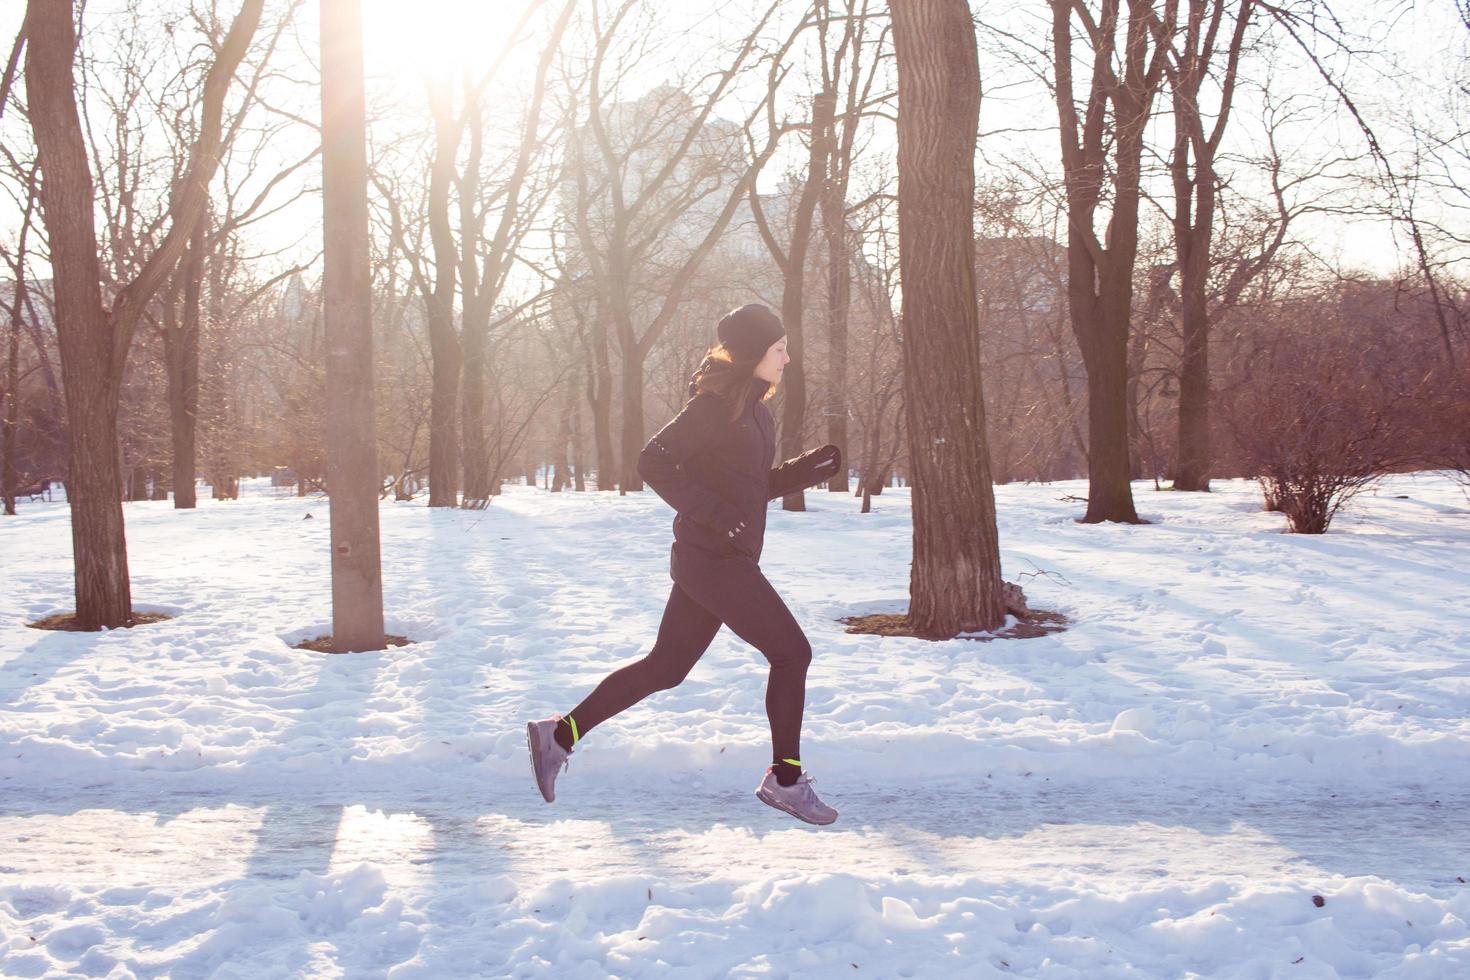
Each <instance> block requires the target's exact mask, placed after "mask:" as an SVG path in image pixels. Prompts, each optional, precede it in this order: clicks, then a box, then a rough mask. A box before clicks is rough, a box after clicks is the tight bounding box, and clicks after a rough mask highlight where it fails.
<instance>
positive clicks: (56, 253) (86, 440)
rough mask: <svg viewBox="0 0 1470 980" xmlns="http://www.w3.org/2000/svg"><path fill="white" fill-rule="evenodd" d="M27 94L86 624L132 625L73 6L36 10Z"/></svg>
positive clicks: (115, 379)
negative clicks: (75, 68)
mask: <svg viewBox="0 0 1470 980" xmlns="http://www.w3.org/2000/svg"><path fill="white" fill-rule="evenodd" d="M25 32H26V89H27V92H28V95H29V105H28V107H27V108H28V109H29V115H30V120H31V127H32V129H33V131H34V133H35V140H36V147H37V150H38V152H39V153H40V156H41V159H42V161H44V166H43V174H44V179H43V180H42V181H41V206H42V211H43V214H44V217H45V220H46V228H47V231H48V232H49V239H50V246H51V268H52V279H53V286H52V288H53V292H54V299H55V304H56V324H57V337H56V341H57V347H58V348H59V349H60V351H61V376H62V384H63V387H64V389H65V392H66V409H67V422H68V434H69V436H70V449H71V453H70V456H71V462H70V465H69V467H68V475H67V481H66V495H67V500H68V502H69V505H70V509H71V537H72V553H73V555H74V557H75V582H76V601H77V610H76V619H77V625H78V626H80V627H81V628H82V629H84V630H95V629H100V628H101V627H103V626H108V627H119V626H127V625H130V624H131V622H132V616H133V606H132V592H131V586H130V583H129V579H128V552H127V541H126V539H125V537H124V532H123V513H122V490H123V487H122V473H121V472H120V470H119V468H118V462H119V461H118V443H117V411H118V393H119V381H120V377H119V375H120V372H117V371H115V369H114V358H113V356H112V354H113V351H114V348H115V343H116V336H115V330H114V328H113V323H112V319H111V318H110V317H109V316H108V315H107V311H106V310H105V309H104V307H103V305H102V288H101V276H100V272H101V270H100V268H99V266H98V260H97V232H96V226H95V224H94V222H93V212H92V173H91V170H90V168H89V166H88V163H87V150H86V146H85V144H84V143H83V140H82V127H81V121H80V119H79V117H78V115H77V106H76V94H75V85H74V80H73V76H72V56H73V52H74V51H75V50H76V31H75V27H74V25H73V23H72V7H71V4H69V3H51V2H46V0H31V3H30V4H29V5H28V6H27V8H26V22H25Z"/></svg>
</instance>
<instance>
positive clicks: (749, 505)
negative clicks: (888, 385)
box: [638, 380, 809, 561]
mask: <svg viewBox="0 0 1470 980" xmlns="http://www.w3.org/2000/svg"><path fill="white" fill-rule="evenodd" d="M751 387H752V391H757V390H759V391H764V389H765V387H766V383H765V382H764V381H757V380H752V381H751ZM747 401H748V404H747V405H746V408H745V410H744V411H743V412H742V413H741V414H740V417H739V418H738V419H735V420H734V421H731V420H730V412H731V410H732V408H733V406H731V405H730V404H729V403H728V402H726V401H724V400H723V399H721V398H720V397H719V396H718V395H714V394H711V393H709V392H705V393H703V394H697V395H695V396H694V397H693V398H691V399H690V400H689V402H688V403H687V404H686V405H685V406H684V408H683V410H682V411H681V412H679V414H678V415H676V416H675V417H674V419H673V420H672V421H671V422H669V424H668V425H666V426H664V427H663V428H662V429H660V430H659V431H658V433H657V434H656V435H654V437H653V438H652V439H650V440H648V444H647V445H646V446H644V447H643V452H642V453H640V454H639V456H638V473H639V475H640V476H642V477H643V479H644V481H645V482H647V483H648V485H649V486H650V487H652V488H653V489H654V492H655V493H657V494H658V495H659V496H660V497H662V498H663V499H664V500H665V501H667V502H668V504H669V506H670V507H672V508H674V511H675V516H674V542H675V551H676V553H677V552H678V550H679V549H680V548H681V547H683V548H693V549H697V551H698V552H701V553H706V554H707V555H709V556H712V557H720V558H732V557H733V558H739V557H744V558H748V559H750V560H751V561H759V560H760V556H761V548H762V546H763V544H764V542H765V531H766V504H767V503H768V502H769V501H772V500H775V499H776V498H777V497H784V496H785V495H786V494H788V493H795V492H796V491H797V490H804V489H806V486H804V485H802V486H799V485H797V481H799V480H800V479H801V478H802V475H803V474H804V473H806V472H809V470H808V469H807V468H806V467H804V466H798V465H797V460H787V461H786V462H784V463H782V464H781V465H780V466H777V467H775V468H774V469H773V468H772V467H771V461H772V460H773V459H775V456H776V420H775V419H774V418H773V417H772V416H771V410H770V409H769V408H767V407H766V406H765V403H764V402H762V401H760V400H759V399H758V398H757V397H752V398H750V399H748V400H747ZM741 520H743V521H744V523H745V525H746V528H745V530H744V531H742V532H740V534H739V536H738V537H737V538H735V539H733V540H732V539H731V538H730V537H729V535H728V534H726V533H725V531H724V530H722V528H726V527H729V526H731V525H733V524H734V523H736V522H737V521H741Z"/></svg>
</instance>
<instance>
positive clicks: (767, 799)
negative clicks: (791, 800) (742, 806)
mask: <svg viewBox="0 0 1470 980" xmlns="http://www.w3.org/2000/svg"><path fill="white" fill-rule="evenodd" d="M755 798H756V799H758V800H760V801H761V802H762V803H764V804H765V805H766V806H768V807H772V808H773V809H776V810H780V811H781V812H782V813H789V814H790V815H791V816H793V817H795V818H796V819H798V820H801V821H803V822H804V823H809V824H813V825H815V826H817V827H830V826H831V825H832V824H834V823H836V822H837V817H836V816H834V817H833V818H832V819H831V820H813V819H812V818H811V817H805V816H802V815H801V814H800V813H797V812H796V811H795V810H793V809H791V807H789V806H787V805H786V804H784V803H782V802H781V801H780V800H778V799H776V798H775V797H773V796H766V795H764V794H763V793H761V791H760V790H756V791H755ZM839 816H840V814H839Z"/></svg>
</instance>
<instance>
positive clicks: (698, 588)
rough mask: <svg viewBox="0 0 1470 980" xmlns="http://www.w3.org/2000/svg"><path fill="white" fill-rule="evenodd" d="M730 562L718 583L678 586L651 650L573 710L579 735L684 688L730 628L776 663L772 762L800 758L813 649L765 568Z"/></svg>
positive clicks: (769, 704)
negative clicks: (711, 647)
mask: <svg viewBox="0 0 1470 980" xmlns="http://www.w3.org/2000/svg"><path fill="white" fill-rule="evenodd" d="M730 564H731V566H733V567H731V568H730V569H729V570H728V571H727V572H725V573H724V574H721V575H720V576H719V577H718V579H716V578H713V577H710V576H703V575H701V576H697V577H696V578H695V579H694V580H691V581H689V582H686V585H683V586H681V585H680V584H678V583H675V585H674V589H673V591H672V592H670V593H669V602H668V605H666V606H665V607H664V618H663V621H662V622H661V623H659V626H658V640H657V641H656V642H655V643H654V645H653V650H651V651H650V652H649V654H648V655H647V656H646V657H644V658H643V659H641V660H636V661H634V662H633V663H631V664H628V665H627V666H625V667H620V668H619V669H617V670H615V671H613V672H612V673H611V674H609V675H607V677H605V678H603V681H602V683H601V684H598V685H597V687H596V689H595V690H593V692H592V693H591V694H589V695H587V697H586V699H585V700H584V701H583V702H582V703H581V704H579V705H577V706H576V707H575V708H573V709H572V711H571V716H572V719H573V720H574V721H575V722H576V723H577V731H578V733H579V734H581V735H585V734H586V733H587V732H590V731H591V730H592V729H593V728H595V727H597V726H598V725H600V724H602V723H603V722H604V721H606V720H607V719H609V718H611V717H612V716H613V715H616V714H618V713H619V712H621V711H624V710H626V709H627V708H630V707H632V706H633V705H635V704H637V703H638V702H639V701H642V700H643V699H644V698H646V697H647V696H648V695H650V694H652V693H653V692H654V691H666V690H668V689H669V688H673V687H677V686H679V684H680V683H682V682H683V680H684V678H685V677H687V676H688V675H689V671H690V669H691V668H692V667H693V666H694V665H695V663H696V662H697V661H698V660H699V658H700V657H701V656H703V655H704V651H705V649H706V648H708V647H709V645H710V641H711V640H713V639H714V638H715V634H716V633H718V632H719V631H720V624H721V623H724V624H725V625H726V626H728V627H730V629H731V630H733V631H734V633H735V635H736V636H738V637H740V638H741V639H742V640H744V641H745V642H746V643H749V644H750V645H751V646H753V647H755V648H756V649H757V650H759V651H760V652H761V653H762V654H764V655H765V658H766V659H767V660H768V661H770V664H771V672H770V676H769V677H768V679H767V681H766V718H767V719H768V720H769V721H770V724H771V748H772V753H773V754H772V759H773V760H780V759H800V758H801V714H802V708H803V706H804V705H805V702H806V669H807V666H808V665H810V664H811V662H812V646H811V644H810V643H809V642H807V638H806V635H805V634H804V633H802V631H801V627H800V626H798V625H797V623H796V619H795V617H793V616H792V615H791V611H790V610H789V609H787V608H786V603H784V602H782V601H781V597H780V596H779V595H777V594H776V590H775V589H774V588H772V587H771V583H770V582H768V581H766V577H765V576H764V575H763V574H761V571H760V568H759V567H758V566H756V565H754V564H750V565H746V564H745V563H743V562H732V563H730ZM686 586H687V588H686Z"/></svg>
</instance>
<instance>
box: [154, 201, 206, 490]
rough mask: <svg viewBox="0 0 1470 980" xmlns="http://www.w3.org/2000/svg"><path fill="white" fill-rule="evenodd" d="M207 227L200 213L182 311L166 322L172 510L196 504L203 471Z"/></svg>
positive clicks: (186, 265)
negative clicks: (202, 307) (202, 311)
mask: <svg viewBox="0 0 1470 980" xmlns="http://www.w3.org/2000/svg"><path fill="white" fill-rule="evenodd" d="M206 230H207V225H206V222H205V219H204V218H203V217H201V218H200V219H199V222H198V224H197V225H196V226H195V228H194V234H193V235H192V236H191V237H190V239H189V250H188V251H187V252H186V253H184V260H183V261H182V262H181V263H180V264H179V273H178V274H179V275H180V276H182V277H183V302H184V306H183V311H182V313H181V314H180V315H178V316H177V317H176V318H174V317H170V318H169V319H173V320H176V326H175V324H173V323H167V321H166V325H165V329H164V349H165V352H166V355H167V360H168V408H169V413H168V414H169V423H170V430H171V434H172V436H173V484H174V509H175V510H192V509H193V508H194V506H195V493H194V476H195V473H197V472H198V469H199V461H198V450H197V444H198V439H197V436H198V431H199V290H200V286H201V284H202V282H203V278H204V248H205V237H206Z"/></svg>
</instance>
